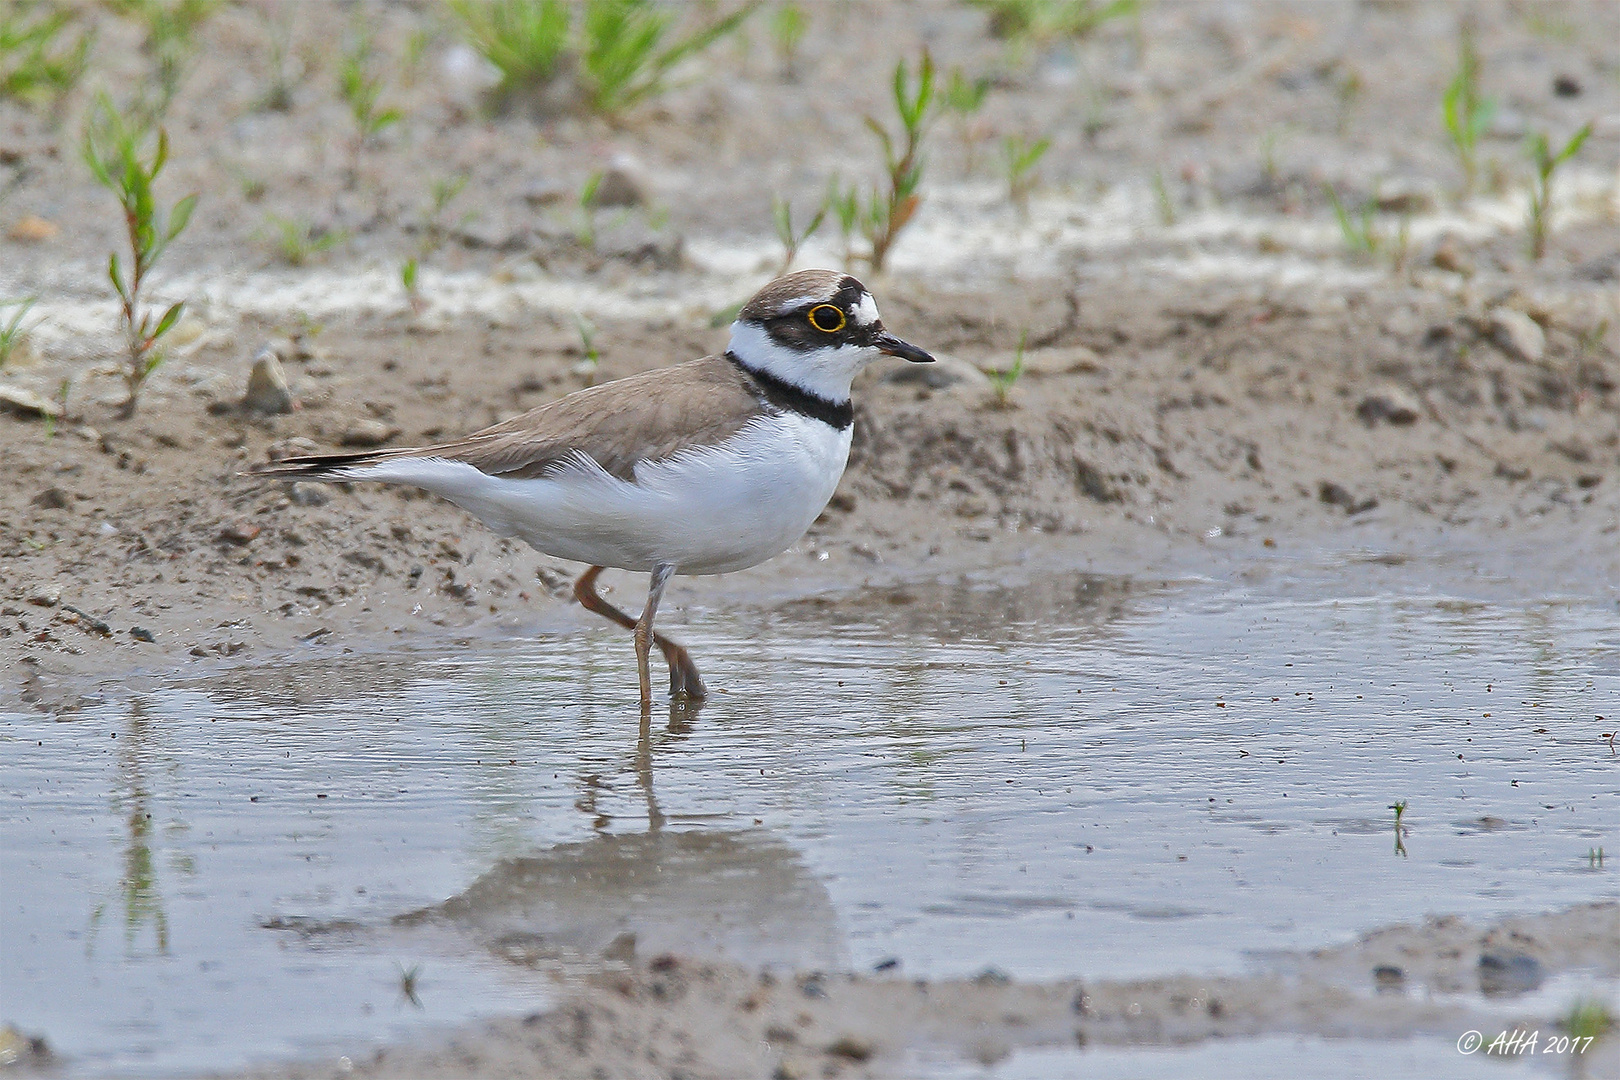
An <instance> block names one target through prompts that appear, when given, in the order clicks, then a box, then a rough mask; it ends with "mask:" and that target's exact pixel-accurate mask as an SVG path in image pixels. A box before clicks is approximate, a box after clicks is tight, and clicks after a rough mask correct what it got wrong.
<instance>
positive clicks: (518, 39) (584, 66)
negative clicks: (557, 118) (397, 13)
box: [451, 0, 757, 118]
mask: <svg viewBox="0 0 1620 1080" xmlns="http://www.w3.org/2000/svg"><path fill="white" fill-rule="evenodd" d="M755 6H757V5H756V4H752V3H751V4H748V5H746V6H745V7H743V8H741V9H740V10H738V11H736V12H733V13H732V14H731V15H728V16H726V17H724V18H721V19H717V20H715V21H713V22H711V23H708V24H706V25H704V26H701V27H699V28H698V29H696V30H694V31H693V32H692V33H690V34H688V35H686V36H685V37H682V38H680V39H679V40H676V41H674V42H672V43H669V44H665V39H666V38H667V37H668V36H669V32H670V28H671V26H672V24H673V23H674V21H675V18H676V15H675V13H674V12H672V11H671V10H670V9H669V8H667V7H666V6H664V5H661V4H655V3H653V2H652V0H586V2H585V3H584V4H583V5H582V6H581V7H580V9H579V22H578V25H577V27H576V26H575V24H574V8H573V6H572V5H569V4H566V3H563V2H562V0H493V2H490V3H478V2H475V0H457V2H455V3H452V4H451V11H452V12H453V13H454V14H455V16H456V18H457V20H458V21H459V23H460V24H461V28H462V33H463V35H464V36H465V37H466V39H467V42H468V44H470V45H471V46H472V47H473V48H474V49H476V50H478V52H479V53H481V54H482V55H483V56H484V58H485V59H487V60H488V61H489V62H490V63H491V64H493V65H494V67H495V69H496V70H497V71H498V72H500V82H499V84H498V85H497V86H496V87H495V91H494V97H495V100H496V103H497V104H499V105H509V104H511V103H513V102H514V101H516V100H518V99H520V98H525V97H526V98H529V99H530V100H531V101H534V102H536V103H540V102H542V101H544V100H547V99H550V100H553V101H554V102H557V103H560V105H561V106H562V107H571V106H572V107H583V108H585V109H588V110H590V111H593V112H595V113H597V114H599V115H601V116H605V117H608V118H612V117H615V116H617V115H618V114H620V113H622V112H623V111H624V110H626V109H628V108H630V107H631V106H633V105H636V104H638V103H639V102H641V101H642V100H644V99H646V98H648V97H652V96H655V95H657V94H659V93H662V92H663V91H664V90H665V89H666V87H667V85H668V83H667V80H668V77H669V74H670V72H671V70H672V69H673V68H674V67H675V66H676V65H677V64H679V63H680V62H681V61H683V60H685V59H687V58H688V57H690V56H692V55H694V54H696V53H699V52H701V51H703V50H704V49H707V48H708V47H709V46H710V45H713V44H714V43H715V42H716V41H719V40H720V39H721V38H723V37H725V36H727V35H728V34H731V33H734V32H735V31H736V30H737V29H738V28H739V27H740V26H741V25H742V23H743V20H744V19H746V18H747V17H748V16H749V15H750V14H751V13H752V12H753V10H754V7H755ZM559 80H561V81H565V82H566V83H567V85H566V86H565V87H563V89H562V91H561V92H555V90H554V86H553V84H554V83H557V82H558V81H559Z"/></svg>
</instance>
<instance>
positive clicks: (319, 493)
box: [287, 480, 332, 506]
mask: <svg viewBox="0 0 1620 1080" xmlns="http://www.w3.org/2000/svg"><path fill="white" fill-rule="evenodd" d="M287 498H289V499H291V500H292V501H293V503H294V504H295V505H297V506H325V505H326V504H327V503H328V502H329V501H331V498H332V496H331V495H330V494H329V493H328V492H327V490H326V486H325V485H324V484H309V483H305V482H304V481H302V480H299V481H296V482H295V483H293V485H292V486H291V487H289V488H288V489H287Z"/></svg>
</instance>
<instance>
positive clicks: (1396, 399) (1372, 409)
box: [1356, 385, 1423, 427]
mask: <svg viewBox="0 0 1620 1080" xmlns="http://www.w3.org/2000/svg"><path fill="white" fill-rule="evenodd" d="M1356 415H1357V416H1359V417H1361V419H1362V420H1363V421H1365V422H1366V424H1367V426H1368V427H1371V426H1373V425H1374V424H1377V423H1378V422H1379V421H1380V420H1382V421H1383V422H1384V423H1386V424H1394V425H1395V426H1397V427H1405V426H1406V425H1408V424H1415V423H1417V422H1418V420H1419V418H1421V417H1422V415H1423V406H1422V405H1421V404H1420V403H1419V402H1418V399H1417V398H1415V397H1413V396H1412V395H1411V394H1409V393H1407V392H1406V391H1405V390H1403V389H1401V388H1400V387H1398V386H1392V385H1386V386H1380V387H1377V388H1376V389H1374V390H1373V391H1372V392H1371V393H1369V394H1368V395H1367V396H1366V397H1364V398H1362V399H1361V404H1360V405H1358V406H1356Z"/></svg>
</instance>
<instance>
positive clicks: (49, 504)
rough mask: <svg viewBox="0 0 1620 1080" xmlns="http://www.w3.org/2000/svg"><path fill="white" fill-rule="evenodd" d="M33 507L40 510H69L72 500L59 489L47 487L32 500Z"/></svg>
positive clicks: (71, 506)
mask: <svg viewBox="0 0 1620 1080" xmlns="http://www.w3.org/2000/svg"><path fill="white" fill-rule="evenodd" d="M32 501H33V505H35V506H37V507H39V508H40V509H41V510H71V509H72V508H73V499H72V497H71V496H69V495H68V493H67V492H65V491H63V490H62V489H61V488H59V487H48V488H46V489H45V490H44V491H41V492H40V493H39V494H38V495H35V496H34V498H33V500H32Z"/></svg>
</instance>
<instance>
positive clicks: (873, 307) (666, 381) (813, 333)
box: [253, 270, 933, 710]
mask: <svg viewBox="0 0 1620 1080" xmlns="http://www.w3.org/2000/svg"><path fill="white" fill-rule="evenodd" d="M880 355H888V356H897V357H900V358H902V359H905V360H910V361H913V362H915V363H928V362H930V361H932V360H933V357H932V356H930V355H929V354H928V353H926V352H924V351H923V350H922V349H919V348H918V347H917V346H915V345H911V344H908V343H906V342H904V341H901V340H900V339H899V338H897V337H895V336H894V335H893V334H890V333H889V332H888V331H887V330H885V329H884V327H883V321H882V320H881V319H880V318H879V317H878V310H877V304H876V303H875V302H873V300H872V295H871V293H869V292H867V291H866V288H865V287H864V286H863V285H862V284H861V283H860V282H859V281H857V280H855V279H854V278H853V277H850V276H849V275H847V274H840V273H837V272H835V271H831V270H802V271H800V272H798V273H795V274H789V275H787V276H786V277H782V278H778V279H777V280H775V281H773V282H771V283H770V284H769V285H767V286H765V288H763V289H761V290H760V291H759V293H758V294H756V295H755V296H754V298H753V299H751V300H749V301H748V303H747V304H746V305H744V306H743V308H742V310H741V311H740V312H739V313H738V316H737V321H736V322H734V323H733V324H732V326H731V343H730V346H729V347H728V348H727V349H726V351H725V353H723V354H722V355H720V356H708V357H704V358H703V359H701V360H692V361H690V362H688V363H685V364H679V365H677V366H675V367H669V368H661V369H658V370H654V371H647V372H643V373H642V374H640V375H632V376H631V377H629V378H627V379H619V380H617V381H615V382H611V383H605V384H603V385H601V386H596V387H591V388H590V389H586V390H580V391H577V392H575V393H572V394H569V395H568V396H567V397H564V398H562V399H561V400H558V401H553V402H551V403H550V404H547V405H542V406H540V407H539V408H537V409H533V410H531V411H529V412H526V413H524V414H523V415H521V416H517V417H513V418H512V419H510V420H507V421H505V422H504V423H500V424H496V425H494V426H493V427H488V428H485V429H484V430H482V431H478V432H475V433H473V434H471V435H468V436H466V437H464V438H461V439H456V440H454V441H452V442H446V443H441V444H439V445H437V446H425V447H419V448H413V449H397V450H394V449H389V450H367V451H362V452H359V453H350V454H321V455H313V456H307V457H291V458H286V459H284V460H281V461H276V462H270V463H268V464H263V465H259V466H256V467H255V468H254V470H253V471H254V472H256V473H260V474H263V475H267V476H273V477H278V478H282V479H289V480H320V481H327V482H337V483H344V482H350V481H362V480H376V481H382V482H384V483H394V484H411V485H414V486H416V487H419V488H423V489H425V490H427V491H430V492H432V493H434V494H435V495H439V496H442V497H443V498H445V499H448V500H450V501H451V502H453V503H455V504H456V505H458V506H461V507H463V508H464V509H466V510H468V511H469V512H471V513H472V514H473V515H474V516H476V517H478V518H479V519H480V520H482V521H483V522H484V523H485V524H486V525H488V526H489V527H490V528H492V529H494V530H495V531H496V532H498V533H500V534H501V535H503V536H516V537H519V538H521V539H523V540H524V541H526V542H528V543H529V544H530V545H531V546H533V547H534V548H536V549H538V550H539V551H542V552H544V553H545V554H547V555H553V556H556V557H558V558H562V559H570V560H573V561H576V562H582V563H586V564H588V565H589V567H590V568H589V569H588V570H586V571H585V573H584V574H583V575H582V576H581V577H580V579H579V580H578V582H576V583H575V585H574V596H575V598H576V599H578V600H579V602H580V603H581V604H582V605H583V606H584V607H585V608H586V609H588V610H590V611H593V612H596V613H597V614H599V615H602V616H605V617H606V618H609V619H611V620H613V621H614V622H616V623H618V624H619V625H621V626H623V627H625V628H626V629H630V630H634V631H635V645H636V663H637V669H638V671H639V674H640V678H641V705H642V709H643V710H646V709H647V708H649V707H650V706H651V702H652V685H651V676H650V674H649V670H648V657H649V654H650V652H651V648H652V646H653V645H657V646H658V648H659V650H660V651H661V652H662V653H663V655H664V659H665V660H666V661H667V662H668V664H669V687H670V693H671V694H672V695H674V696H675V697H676V698H677V699H680V698H686V699H701V698H703V697H704V696H705V690H704V687H703V680H702V679H701V678H699V676H698V672H697V667H696V665H694V664H693V663H692V658H691V657H690V656H689V655H688V654H687V651H686V650H685V649H684V648H682V647H681V646H679V645H677V644H676V643H675V642H673V641H670V640H669V639H668V638H666V637H665V636H664V635H662V634H657V633H654V632H653V618H654V616H655V615H656V614H657V612H658V601H659V598H660V597H661V596H662V595H663V591H664V586H665V585H666V584H667V583H668V581H669V579H670V577H671V576H672V575H675V574H723V573H726V572H728V571H732V570H741V569H744V568H745V567H749V566H753V565H755V564H756V563H760V562H764V561H765V560H766V559H769V558H771V557H772V556H773V555H777V554H780V553H781V552H783V551H785V550H786V549H787V548H788V547H789V545H791V544H792V543H793V542H794V541H796V540H798V539H799V537H801V536H803V535H804V532H805V530H806V529H808V528H809V527H810V524H811V523H812V522H814V521H815V520H816V518H817V517H818V516H819V515H820V514H821V511H822V509H823V508H824V507H825V506H826V505H827V500H828V499H830V498H832V495H833V491H834V490H835V489H836V488H837V486H838V481H839V478H840V477H841V476H843V473H844V465H845V463H846V462H847V461H848V459H849V443H850V434H851V422H852V420H853V418H854V417H853V410H852V408H851V405H850V399H849V391H850V383H851V381H852V380H853V379H854V377H855V375H856V373H857V372H859V371H860V370H861V369H862V368H864V367H865V366H866V365H867V364H869V363H871V362H872V361H873V360H875V359H877V358H878V356H880ZM608 567H618V568H621V569H624V570H632V571H642V572H646V573H649V574H651V575H652V580H651V585H650V587H649V589H648V593H647V605H646V608H645V609H644V610H643V612H642V614H641V618H640V619H632V618H631V617H630V616H629V615H627V614H625V613H624V612H623V611H620V610H619V609H618V608H616V607H614V606H613V605H611V604H609V603H608V602H607V601H605V600H603V599H602V598H601V597H600V596H599V595H597V592H596V579H597V577H598V576H599V575H600V574H601V573H602V571H603V570H604V569H606V568H608Z"/></svg>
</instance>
